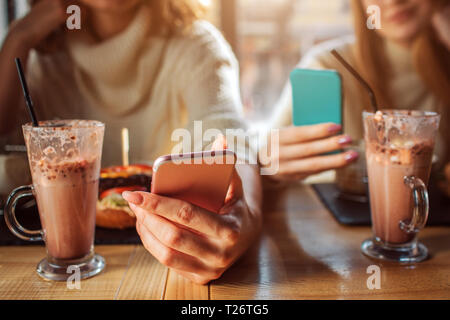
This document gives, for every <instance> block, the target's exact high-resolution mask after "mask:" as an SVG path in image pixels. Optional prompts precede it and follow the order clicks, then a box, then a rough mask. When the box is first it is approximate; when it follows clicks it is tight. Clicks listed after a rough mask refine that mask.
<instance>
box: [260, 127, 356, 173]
mask: <svg viewBox="0 0 450 320" xmlns="http://www.w3.org/2000/svg"><path fill="white" fill-rule="evenodd" d="M340 130H341V126H340V125H337V124H333V123H324V124H318V125H311V126H302V127H289V128H283V129H280V131H279V145H278V150H277V148H274V146H271V143H268V150H266V151H265V152H266V153H265V154H266V155H268V159H270V163H264V166H265V167H268V168H276V167H277V166H276V164H275V163H274V162H276V161H277V162H278V172H277V173H276V174H275V175H272V176H270V177H271V178H272V179H274V180H278V181H289V180H300V179H305V178H306V177H308V176H309V175H312V174H316V173H319V172H322V171H326V170H330V169H337V168H341V167H344V166H346V165H348V164H350V163H352V162H353V161H355V160H356V159H357V158H358V153H357V152H356V151H347V152H343V153H339V154H332V155H323V154H324V153H328V152H331V151H336V150H340V149H342V148H343V147H346V146H348V145H350V144H351V142H352V139H351V137H349V136H347V135H338V136H335V135H336V134H337V133H338V132H339V131H340ZM269 141H270V139H269ZM275 143H276V142H275Z"/></svg>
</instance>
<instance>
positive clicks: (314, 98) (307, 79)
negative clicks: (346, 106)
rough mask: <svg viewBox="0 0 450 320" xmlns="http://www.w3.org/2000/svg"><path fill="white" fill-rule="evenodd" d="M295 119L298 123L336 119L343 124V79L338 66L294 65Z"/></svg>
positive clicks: (301, 124)
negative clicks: (323, 68) (328, 67)
mask: <svg viewBox="0 0 450 320" xmlns="http://www.w3.org/2000/svg"><path fill="white" fill-rule="evenodd" d="M290 80H291V85H292V99H293V103H292V105H293V109H292V121H293V124H294V125H295V126H304V125H314V124H319V123H326V122H333V123H337V124H340V125H342V124H343V119H342V81H341V77H340V75H339V73H338V72H337V71H335V70H312V69H295V70H293V71H292V72H291V75H290Z"/></svg>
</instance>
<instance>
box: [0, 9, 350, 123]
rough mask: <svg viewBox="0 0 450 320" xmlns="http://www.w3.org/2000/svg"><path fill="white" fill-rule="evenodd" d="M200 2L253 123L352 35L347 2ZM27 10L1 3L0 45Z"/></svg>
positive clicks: (261, 117) (262, 116) (262, 117)
mask: <svg viewBox="0 0 450 320" xmlns="http://www.w3.org/2000/svg"><path fill="white" fill-rule="evenodd" d="M201 2H202V3H203V4H204V5H205V6H207V7H208V9H209V12H208V16H207V19H208V20H209V21H211V22H212V23H213V24H214V25H216V26H217V27H218V28H219V29H220V30H221V31H222V32H223V33H224V35H225V37H226V39H227V40H228V42H229V43H230V44H231V46H232V47H233V50H234V52H235V54H236V56H237V57H238V59H239V62H240V67H241V93H242V101H243V103H244V107H245V112H246V114H247V117H248V118H250V119H251V120H253V121H261V120H262V119H264V118H265V117H266V116H267V115H268V114H269V113H270V112H271V110H272V108H273V106H274V104H275V103H276V101H277V99H278V98H279V95H280V93H281V91H282V89H283V87H284V85H285V84H286V81H287V79H288V76H289V72H290V71H291V70H292V69H293V68H294V67H295V65H296V64H297V63H298V62H299V60H300V58H301V57H302V55H304V54H305V53H306V52H307V51H308V50H309V49H310V48H311V47H312V46H313V45H315V44H317V43H320V42H322V41H325V40H328V39H331V38H334V37H337V36H342V35H346V34H349V33H351V32H352V30H351V16H350V6H349V0H327V1H317V0H264V1H261V0H201ZM27 10H28V1H27V0H1V1H0V41H1V40H2V39H3V38H4V36H5V33H6V30H7V27H8V23H9V22H11V21H12V20H13V19H15V18H17V17H21V16H23V15H24V14H25V13H26V12H27Z"/></svg>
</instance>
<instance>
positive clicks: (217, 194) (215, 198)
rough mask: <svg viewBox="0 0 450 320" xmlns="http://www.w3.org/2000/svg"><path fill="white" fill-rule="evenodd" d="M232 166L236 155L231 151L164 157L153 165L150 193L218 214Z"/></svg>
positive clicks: (228, 182) (228, 183)
mask: <svg viewBox="0 0 450 320" xmlns="http://www.w3.org/2000/svg"><path fill="white" fill-rule="evenodd" d="M235 164H236V155H235V154H234V152H232V151H230V150H220V151H205V152H194V153H186V154H180V155H167V156H163V157H160V158H158V159H157V160H156V161H155V163H154V166H153V179H152V187H151V191H152V193H155V194H159V195H162V196H167V197H173V198H176V199H179V200H183V201H187V202H189V203H192V204H194V205H197V206H199V207H202V208H204V209H207V210H209V211H211V212H219V211H220V209H221V208H222V206H223V204H224V201H225V197H226V194H227V192H228V188H229V185H230V182H231V179H232V176H233V172H234V168H235Z"/></svg>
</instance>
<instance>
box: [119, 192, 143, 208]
mask: <svg viewBox="0 0 450 320" xmlns="http://www.w3.org/2000/svg"><path fill="white" fill-rule="evenodd" d="M122 197H123V198H124V199H125V200H127V201H128V202H130V203H132V204H135V205H137V206H139V205H141V204H142V202H144V198H143V197H142V195H141V194H140V193H138V192H130V191H124V192H123V193H122Z"/></svg>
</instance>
